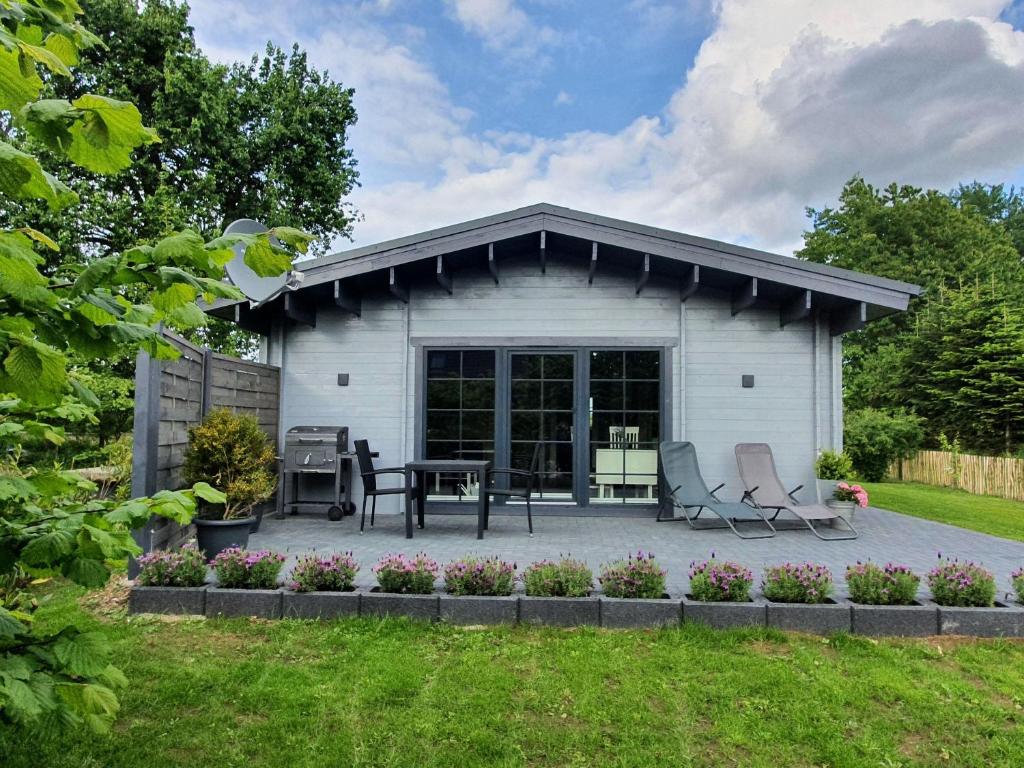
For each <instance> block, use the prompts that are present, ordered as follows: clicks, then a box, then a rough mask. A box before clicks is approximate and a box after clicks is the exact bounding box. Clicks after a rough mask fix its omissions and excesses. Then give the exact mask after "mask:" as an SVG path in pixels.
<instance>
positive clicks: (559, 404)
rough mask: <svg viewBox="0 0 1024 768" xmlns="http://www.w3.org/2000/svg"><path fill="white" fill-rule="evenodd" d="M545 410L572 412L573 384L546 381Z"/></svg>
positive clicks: (569, 382)
mask: <svg viewBox="0 0 1024 768" xmlns="http://www.w3.org/2000/svg"><path fill="white" fill-rule="evenodd" d="M544 408H545V409H546V410H555V411H571V410H572V382H571V381H545V382H544Z"/></svg>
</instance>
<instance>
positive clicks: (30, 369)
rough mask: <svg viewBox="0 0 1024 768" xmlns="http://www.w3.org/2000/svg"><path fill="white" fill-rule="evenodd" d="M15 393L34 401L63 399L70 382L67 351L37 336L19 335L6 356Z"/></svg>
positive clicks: (5, 362) (5, 368)
mask: <svg viewBox="0 0 1024 768" xmlns="http://www.w3.org/2000/svg"><path fill="white" fill-rule="evenodd" d="M4 370H5V371H6V372H7V374H8V382H7V383H8V384H9V385H10V387H11V390H12V391H13V392H14V394H16V395H18V396H19V397H22V398H24V399H25V400H28V401H31V402H52V401H56V400H59V399H60V395H61V393H62V392H63V391H64V389H65V387H66V386H67V370H66V368H65V360H64V355H62V354H61V353H60V352H58V351H57V350H55V349H54V348H53V347H49V346H47V345H45V344H42V343H40V342H38V341H36V340H34V339H28V338H25V337H18V338H17V340H16V344H15V346H12V347H11V349H10V351H9V352H8V353H7V357H6V359H5V360H4Z"/></svg>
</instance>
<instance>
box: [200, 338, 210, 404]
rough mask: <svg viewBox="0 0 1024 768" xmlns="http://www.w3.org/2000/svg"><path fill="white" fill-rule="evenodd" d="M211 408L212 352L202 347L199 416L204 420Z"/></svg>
mask: <svg viewBox="0 0 1024 768" xmlns="http://www.w3.org/2000/svg"><path fill="white" fill-rule="evenodd" d="M212 407H213V350H212V349H210V348H209V347H203V394H202V399H201V400H200V403H199V414H200V417H201V418H204V419H205V418H206V414H208V413H209V412H210V410H211V408H212Z"/></svg>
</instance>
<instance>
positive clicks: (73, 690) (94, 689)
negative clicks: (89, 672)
mask: <svg viewBox="0 0 1024 768" xmlns="http://www.w3.org/2000/svg"><path fill="white" fill-rule="evenodd" d="M57 690H58V693H59V694H60V697H61V698H62V699H63V700H64V703H65V704H66V705H67V706H68V707H69V708H70V709H71V710H72V711H73V712H75V713H76V714H78V715H80V716H81V717H82V719H83V720H84V721H85V724H86V725H87V726H88V727H89V728H90V729H91V730H93V731H95V732H96V733H106V732H107V731H109V730H110V726H111V725H112V724H113V722H114V718H115V717H116V716H117V713H118V710H119V709H120V705H119V704H118V702H117V696H115V695H114V692H113V691H112V690H110V689H109V688H107V687H106V686H104V685H97V684H95V683H87V684H84V685H76V684H70V683H63V684H61V685H59V686H58V687H57Z"/></svg>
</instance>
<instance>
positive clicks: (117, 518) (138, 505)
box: [106, 499, 150, 528]
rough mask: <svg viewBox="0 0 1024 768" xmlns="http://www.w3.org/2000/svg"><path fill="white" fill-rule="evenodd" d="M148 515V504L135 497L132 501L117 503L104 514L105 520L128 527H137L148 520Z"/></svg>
mask: <svg viewBox="0 0 1024 768" xmlns="http://www.w3.org/2000/svg"><path fill="white" fill-rule="evenodd" d="M149 517H150V511H149V505H147V504H146V503H145V502H144V501H138V500H135V499H133V500H132V501H126V502H124V503H123V504H118V505H117V506H116V507H114V509H112V510H111V511H110V512H108V513H107V514H106V518H107V520H109V521H110V522H111V523H119V524H121V525H125V526H127V527H128V528H138V527H139V526H140V525H142V524H143V523H145V522H146V521H147V520H149Z"/></svg>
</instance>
